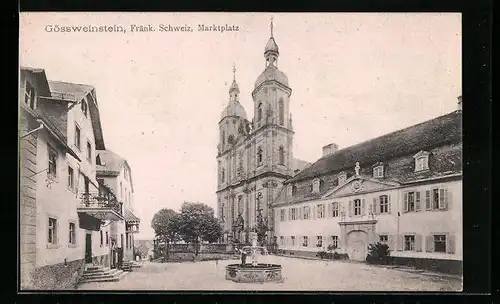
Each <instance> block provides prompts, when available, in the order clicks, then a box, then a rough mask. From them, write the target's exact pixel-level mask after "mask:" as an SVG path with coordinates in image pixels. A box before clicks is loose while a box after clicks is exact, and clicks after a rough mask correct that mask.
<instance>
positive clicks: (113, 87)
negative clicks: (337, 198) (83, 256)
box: [19, 12, 462, 239]
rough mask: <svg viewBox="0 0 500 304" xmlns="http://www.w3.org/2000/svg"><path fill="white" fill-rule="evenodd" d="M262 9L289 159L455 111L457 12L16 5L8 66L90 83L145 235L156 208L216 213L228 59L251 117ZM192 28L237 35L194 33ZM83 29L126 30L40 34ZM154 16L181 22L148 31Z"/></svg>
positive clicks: (260, 64)
mask: <svg viewBox="0 0 500 304" xmlns="http://www.w3.org/2000/svg"><path fill="white" fill-rule="evenodd" d="M271 17H272V18H273V25H274V26H273V32H274V38H275V40H276V43H277V44H278V46H279V51H280V57H279V61H278V67H279V69H280V70H281V71H283V72H284V73H285V74H286V75H287V76H288V79H289V85H290V87H291V88H292V95H291V98H290V103H291V104H290V107H291V113H292V116H293V124H294V130H295V136H294V151H293V153H294V156H295V157H297V158H300V159H303V160H307V161H309V162H314V161H315V160H317V159H318V158H319V157H321V154H322V150H321V148H322V147H323V146H324V145H327V144H329V143H336V144H338V146H339V149H342V148H346V147H348V146H351V145H354V144H357V143H360V142H362V141H365V140H368V139H371V138H374V137H377V136H380V135H383V134H386V133H388V132H392V131H395V130H398V129H401V128H404V127H408V126H411V125H413V124H416V123H419V122H423V121H426V120H429V119H432V118H435V117H438V116H440V115H443V114H446V113H449V112H451V111H454V110H456V108H457V97H458V96H459V95H461V91H462V82H461V73H462V70H461V69H462V66H461V15H460V14H456V13H411V14H405V13H357V14H354V13H75V12H71V13H21V17H20V59H19V60H20V65H21V66H29V67H34V68H43V69H45V72H46V75H47V78H48V79H49V80H59V81H66V82H74V83H83V84H89V85H93V86H94V87H95V89H96V93H97V100H98V106H99V110H100V115H101V122H102V128H103V133H104V141H105V144H106V147H107V149H110V150H112V151H114V152H115V153H118V154H119V155H121V156H122V157H123V158H125V159H127V161H128V162H129V164H130V166H131V168H132V175H133V181H134V210H135V213H136V214H137V216H139V217H140V218H141V222H142V223H141V227H140V228H141V231H140V233H139V234H138V235H137V236H136V238H137V239H150V238H152V237H153V236H154V232H153V230H152V229H151V227H150V223H151V220H152V218H153V216H154V214H155V212H157V211H158V210H160V209H161V208H171V209H174V210H179V209H180V206H181V204H182V203H183V202H184V201H194V202H203V203H206V204H208V205H209V206H211V207H213V208H214V209H216V195H215V191H216V183H217V162H216V154H217V143H218V139H219V136H218V134H219V130H218V122H219V119H220V114H221V112H222V110H223V109H224V107H225V106H226V105H227V103H228V101H229V92H228V90H229V86H230V84H231V82H232V78H233V71H232V69H233V64H234V65H235V67H236V81H237V82H238V85H239V88H240V91H241V92H240V102H241V103H242V105H243V106H244V107H245V109H246V111H247V116H248V117H249V119H250V120H251V118H252V117H253V116H254V113H253V110H252V109H253V101H252V96H251V92H252V90H253V86H254V83H255V81H256V79H257V77H258V76H259V75H260V73H261V72H262V71H263V70H264V67H265V60H264V54H263V53H264V47H265V45H266V43H267V40H268V39H269V37H270V20H271ZM198 24H205V25H226V24H227V25H230V26H231V27H232V26H233V25H234V26H237V27H238V31H225V32H220V31H219V32H206V31H204V32H199V31H198ZM86 25H96V26H100V25H106V26H122V27H123V28H124V29H125V30H126V32H54V31H52V32H50V29H51V28H52V29H54V28H56V27H57V26H59V27H61V26H86ZM131 25H143V26H145V27H147V26H148V25H151V27H152V28H153V29H155V31H154V32H132V31H131ZM166 25H172V26H176V25H179V26H180V25H189V26H190V27H191V28H192V29H193V32H166V31H160V27H163V28H164V27H165V26H166Z"/></svg>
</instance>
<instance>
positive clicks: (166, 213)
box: [151, 208, 180, 244]
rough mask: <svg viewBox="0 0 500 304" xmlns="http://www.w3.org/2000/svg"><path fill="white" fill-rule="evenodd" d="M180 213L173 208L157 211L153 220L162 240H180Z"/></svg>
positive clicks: (153, 224)
mask: <svg viewBox="0 0 500 304" xmlns="http://www.w3.org/2000/svg"><path fill="white" fill-rule="evenodd" d="M179 220H180V217H179V214H178V213H177V212H175V211H174V210H172V209H167V208H163V209H161V210H160V211H158V212H156V214H155V215H154V217H153V220H152V221H151V227H152V228H153V230H154V231H155V234H156V236H157V237H158V239H159V241H160V242H165V243H167V244H168V243H171V242H175V241H177V240H179V237H180V235H179Z"/></svg>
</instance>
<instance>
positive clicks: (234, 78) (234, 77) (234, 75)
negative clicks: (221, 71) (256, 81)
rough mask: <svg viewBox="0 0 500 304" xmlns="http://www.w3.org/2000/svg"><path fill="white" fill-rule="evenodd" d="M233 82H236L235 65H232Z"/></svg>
mask: <svg viewBox="0 0 500 304" xmlns="http://www.w3.org/2000/svg"><path fill="white" fill-rule="evenodd" d="M233 80H234V81H236V65H235V64H234V63H233Z"/></svg>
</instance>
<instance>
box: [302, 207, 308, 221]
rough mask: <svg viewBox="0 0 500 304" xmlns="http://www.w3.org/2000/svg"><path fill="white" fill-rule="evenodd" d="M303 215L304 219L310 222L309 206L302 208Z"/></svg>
mask: <svg viewBox="0 0 500 304" xmlns="http://www.w3.org/2000/svg"><path fill="white" fill-rule="evenodd" d="M302 208H303V209H302V214H303V215H304V219H305V220H308V219H309V206H304V207H302Z"/></svg>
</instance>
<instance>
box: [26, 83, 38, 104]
mask: <svg viewBox="0 0 500 304" xmlns="http://www.w3.org/2000/svg"><path fill="white" fill-rule="evenodd" d="M35 94H36V92H35V88H34V87H33V85H32V84H31V83H30V82H29V81H26V87H25V88H24V102H25V103H26V104H27V105H28V106H29V107H30V108H32V109H33V110H34V109H35V107H36V98H35V97H36V96H35Z"/></svg>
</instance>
